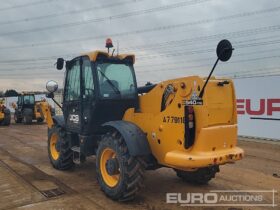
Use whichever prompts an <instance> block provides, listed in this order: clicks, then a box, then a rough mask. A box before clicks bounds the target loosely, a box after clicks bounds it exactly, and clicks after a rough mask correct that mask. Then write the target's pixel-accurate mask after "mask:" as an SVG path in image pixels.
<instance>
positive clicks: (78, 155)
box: [71, 146, 86, 164]
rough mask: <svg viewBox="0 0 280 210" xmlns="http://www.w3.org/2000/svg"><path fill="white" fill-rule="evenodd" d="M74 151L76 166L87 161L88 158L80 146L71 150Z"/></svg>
mask: <svg viewBox="0 0 280 210" xmlns="http://www.w3.org/2000/svg"><path fill="white" fill-rule="evenodd" d="M71 150H72V151H73V162H74V163H75V164H81V163H83V162H85V161H86V157H85V156H84V155H83V154H81V148H80V147H78V146H74V147H72V148H71Z"/></svg>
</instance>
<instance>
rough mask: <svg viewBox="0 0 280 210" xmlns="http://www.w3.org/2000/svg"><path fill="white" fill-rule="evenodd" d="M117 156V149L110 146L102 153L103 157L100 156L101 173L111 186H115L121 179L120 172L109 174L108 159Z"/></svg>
mask: <svg viewBox="0 0 280 210" xmlns="http://www.w3.org/2000/svg"><path fill="white" fill-rule="evenodd" d="M115 157H116V153H115V151H114V150H112V149H110V148H106V149H104V150H103V152H102V154H101V158H100V170H101V175H102V178H103V180H104V182H105V183H106V185H108V186H109V187H115V186H116V185H117V184H118V182H119V179H120V174H116V175H110V174H108V172H107V169H106V163H107V161H108V160H109V159H111V158H115Z"/></svg>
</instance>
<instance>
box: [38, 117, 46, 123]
mask: <svg viewBox="0 0 280 210" xmlns="http://www.w3.org/2000/svg"><path fill="white" fill-rule="evenodd" d="M36 120H37V123H42V122H43V121H44V119H43V118H37V119H36Z"/></svg>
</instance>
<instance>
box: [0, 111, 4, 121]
mask: <svg viewBox="0 0 280 210" xmlns="http://www.w3.org/2000/svg"><path fill="white" fill-rule="evenodd" d="M4 117H5V115H4V113H3V112H1V111H0V121H1V120H3V119H4Z"/></svg>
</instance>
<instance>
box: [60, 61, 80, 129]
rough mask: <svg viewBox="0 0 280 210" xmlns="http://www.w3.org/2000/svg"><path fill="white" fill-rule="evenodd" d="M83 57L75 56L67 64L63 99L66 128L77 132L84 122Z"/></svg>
mask: <svg viewBox="0 0 280 210" xmlns="http://www.w3.org/2000/svg"><path fill="white" fill-rule="evenodd" d="M81 59H82V58H81V57H78V58H75V59H73V60H72V61H70V62H68V63H67V65H66V80H65V93H64V100H63V115H64V119H65V123H66V128H67V130H69V131H72V132H75V133H80V131H81V124H82V110H81V108H82V107H81V99H82V97H81V63H82V60H81Z"/></svg>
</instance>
